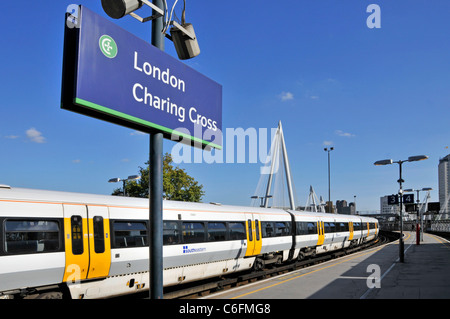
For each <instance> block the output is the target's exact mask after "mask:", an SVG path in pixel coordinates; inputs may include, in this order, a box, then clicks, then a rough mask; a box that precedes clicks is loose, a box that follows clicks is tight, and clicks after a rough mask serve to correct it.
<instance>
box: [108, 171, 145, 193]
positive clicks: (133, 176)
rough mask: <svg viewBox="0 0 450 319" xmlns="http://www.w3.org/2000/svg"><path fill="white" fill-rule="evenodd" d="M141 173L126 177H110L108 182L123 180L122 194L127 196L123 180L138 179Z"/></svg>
mask: <svg viewBox="0 0 450 319" xmlns="http://www.w3.org/2000/svg"><path fill="white" fill-rule="evenodd" d="M140 178H141V175H131V176H128V178H118V177H115V178H111V179H109V181H108V183H118V182H123V193H122V194H123V196H127V194H126V191H125V182H127V181H131V180H136V179H140Z"/></svg>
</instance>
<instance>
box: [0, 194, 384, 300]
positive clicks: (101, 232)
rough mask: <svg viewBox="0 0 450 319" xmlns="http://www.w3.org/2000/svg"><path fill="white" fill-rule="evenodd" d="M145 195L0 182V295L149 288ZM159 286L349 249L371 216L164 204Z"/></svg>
mask: <svg viewBox="0 0 450 319" xmlns="http://www.w3.org/2000/svg"><path fill="white" fill-rule="evenodd" d="M148 204H149V201H148V199H139V198H129V197H117V196H103V195H90V194H77V193H66V192H56V191H42V190H32V189H23V188H12V187H9V186H6V185H0V297H4V298H5V297H24V296H27V295H32V294H34V295H36V294H38V297H39V298H49V297H62V296H64V297H67V298H105V297H110V296H117V295H123V294H129V293H134V292H137V291H142V290H143V289H148V287H149V274H148V269H149V259H148V255H149V246H148V233H149V220H148V215H149V213H148ZM163 206H164V212H163V220H164V221H163V223H164V231H163V242H164V247H163V264H164V271H163V282H164V286H171V285H176V284H180V283H186V282H192V281H196V280H200V279H205V278H209V277H215V276H220V275H225V274H230V273H233V272H238V271H244V270H249V269H262V268H263V267H264V266H265V265H267V264H271V263H277V264H282V263H285V262H289V261H292V260H296V259H302V258H305V257H307V256H313V255H316V254H321V253H325V252H329V251H333V250H338V249H343V248H347V247H350V246H357V245H360V244H361V243H363V242H366V241H370V240H373V239H375V238H376V237H377V236H378V222H377V220H376V219H374V218H367V217H360V216H352V215H335V214H323V213H310V212H300V211H286V210H282V209H271V208H269V209H266V208H255V207H238V206H225V205H217V204H201V203H186V202H175V201H164V205H163Z"/></svg>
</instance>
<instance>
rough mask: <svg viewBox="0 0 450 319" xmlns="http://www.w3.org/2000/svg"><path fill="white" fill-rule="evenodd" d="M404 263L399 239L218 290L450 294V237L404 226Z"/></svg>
mask: <svg viewBox="0 0 450 319" xmlns="http://www.w3.org/2000/svg"><path fill="white" fill-rule="evenodd" d="M404 249H405V258H404V263H400V262H399V258H398V256H399V247H398V241H396V242H393V243H391V244H388V245H384V246H381V247H376V248H372V249H369V250H365V251H362V252H359V253H355V254H351V255H348V256H345V257H342V258H339V259H334V260H331V261H328V262H325V263H321V264H317V265H315V266H312V267H308V268H303V269H300V270H297V271H293V272H290V273H288V274H285V275H281V276H278V277H274V278H270V279H266V280H262V281H258V282H255V283H252V284H249V285H246V286H242V287H238V288H235V289H232V290H228V291H223V292H219V293H216V294H212V295H210V296H208V297H207V298H209V299H211V298H217V299H237V300H239V299H317V298H319V299H448V298H450V242H448V241H447V240H445V239H443V238H441V237H438V236H435V235H431V234H426V233H425V234H424V235H423V241H422V242H421V243H420V245H416V235H415V233H414V232H404Z"/></svg>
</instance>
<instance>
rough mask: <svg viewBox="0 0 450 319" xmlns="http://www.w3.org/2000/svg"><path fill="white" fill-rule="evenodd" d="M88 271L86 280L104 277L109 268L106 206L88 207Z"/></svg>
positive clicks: (109, 247)
mask: <svg viewBox="0 0 450 319" xmlns="http://www.w3.org/2000/svg"><path fill="white" fill-rule="evenodd" d="M88 218H89V224H88V230H89V271H88V277H87V278H88V279H91V278H100V277H106V276H108V274H109V268H110V267H111V240H110V237H111V236H110V233H109V214H108V207H106V206H88Z"/></svg>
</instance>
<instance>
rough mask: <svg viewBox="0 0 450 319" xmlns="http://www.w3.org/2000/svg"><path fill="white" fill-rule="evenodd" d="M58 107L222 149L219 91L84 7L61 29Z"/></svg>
mask: <svg viewBox="0 0 450 319" xmlns="http://www.w3.org/2000/svg"><path fill="white" fill-rule="evenodd" d="M67 15H69V14H67ZM66 21H67V16H66ZM61 108H63V109H67V110H70V111H74V112H77V113H81V114H84V115H88V116H91V117H95V118H99V119H102V120H105V121H109V122H112V123H115V124H119V125H123V126H126V127H129V128H133V129H137V130H140V131H143V132H146V133H155V132H162V133H163V134H164V137H165V138H168V139H172V140H178V141H182V142H185V143H189V144H191V145H193V146H200V147H203V148H205V147H208V148H209V147H214V148H217V149H221V148H222V86H221V85H220V84H218V83H217V82H215V81H213V80H211V79H209V78H208V77H206V76H204V75H203V74H201V73H199V72H197V71H196V70H194V69H192V68H191V67H189V66H187V65H186V64H184V63H182V62H180V61H178V60H177V59H175V58H173V57H172V56H170V55H169V54H167V53H165V52H163V51H161V50H160V49H158V48H156V47H154V46H152V45H151V44H150V43H148V42H147V41H144V40H142V39H140V38H138V37H136V36H135V35H133V34H131V33H129V32H128V31H126V30H124V29H122V28H120V27H119V26H117V25H115V24H114V23H113V22H111V21H109V20H107V19H106V18H103V17H102V16H100V15H98V14H96V13H94V12H92V11H91V10H89V9H87V8H86V7H83V6H80V7H79V12H78V17H77V20H76V21H75V20H74V22H73V23H66V27H65V35H64V62H63V84H62V97H61Z"/></svg>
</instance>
